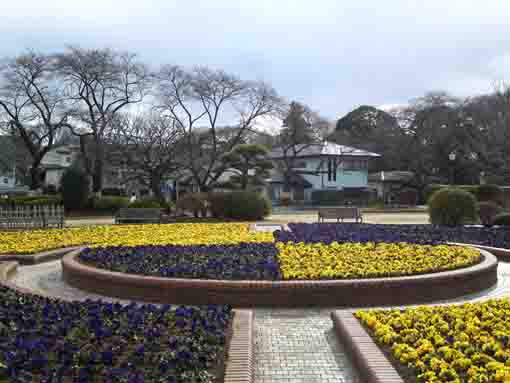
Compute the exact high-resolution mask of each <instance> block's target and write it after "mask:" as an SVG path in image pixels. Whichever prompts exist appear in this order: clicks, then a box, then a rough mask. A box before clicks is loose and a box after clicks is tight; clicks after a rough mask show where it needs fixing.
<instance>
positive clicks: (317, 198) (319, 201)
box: [312, 189, 370, 206]
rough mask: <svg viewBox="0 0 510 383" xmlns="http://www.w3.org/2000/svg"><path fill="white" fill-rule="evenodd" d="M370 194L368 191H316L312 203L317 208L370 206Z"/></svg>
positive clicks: (313, 193)
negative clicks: (349, 205)
mask: <svg viewBox="0 0 510 383" xmlns="http://www.w3.org/2000/svg"><path fill="white" fill-rule="evenodd" d="M369 202H370V192H369V191H367V190H360V189H354V190H348V189H346V190H314V191H313V192H312V203H313V205H316V206H335V205H344V204H345V203H349V204H351V205H368V203H369Z"/></svg>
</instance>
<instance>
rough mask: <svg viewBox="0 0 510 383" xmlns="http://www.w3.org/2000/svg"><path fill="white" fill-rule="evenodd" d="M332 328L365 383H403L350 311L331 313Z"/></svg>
mask: <svg viewBox="0 0 510 383" xmlns="http://www.w3.org/2000/svg"><path fill="white" fill-rule="evenodd" d="M331 319H332V320H333V327H334V329H335V332H336V334H337V336H338V338H339V340H340V341H341V342H342V343H343V344H344V345H345V347H346V348H347V350H348V351H349V354H350V356H351V359H352V362H353V363H354V365H355V366H356V368H357V370H358V372H359V374H360V375H361V376H362V378H363V379H364V381H366V382H367V383H404V380H403V379H402V378H401V377H400V375H399V373H398V372H397V370H396V369H395V368H394V367H393V365H392V364H391V363H390V361H389V360H388V359H387V358H386V356H385V355H384V353H383V352H382V351H381V349H380V348H379V346H377V344H376V343H375V342H374V341H373V340H372V338H371V337H370V335H369V334H368V333H367V332H366V330H365V329H364V328H363V326H362V325H361V323H360V322H359V321H358V319H356V318H355V317H354V315H353V311H351V310H340V311H334V312H332V313H331Z"/></svg>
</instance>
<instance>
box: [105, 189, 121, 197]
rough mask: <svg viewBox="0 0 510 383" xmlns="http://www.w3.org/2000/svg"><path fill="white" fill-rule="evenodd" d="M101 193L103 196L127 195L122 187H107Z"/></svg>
mask: <svg viewBox="0 0 510 383" xmlns="http://www.w3.org/2000/svg"><path fill="white" fill-rule="evenodd" d="M101 194H102V195H103V196H114V197H126V191H125V190H124V189H120V188H105V189H103V191H102V192H101Z"/></svg>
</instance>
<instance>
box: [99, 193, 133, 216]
mask: <svg viewBox="0 0 510 383" xmlns="http://www.w3.org/2000/svg"><path fill="white" fill-rule="evenodd" d="M128 205H129V198H127V197H114V196H101V197H96V198H94V199H93V200H92V208H93V209H94V210H99V211H103V212H110V213H114V212H116V211H117V210H119V209H120V208H123V207H128Z"/></svg>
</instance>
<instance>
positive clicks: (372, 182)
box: [368, 170, 417, 205]
mask: <svg viewBox="0 0 510 383" xmlns="http://www.w3.org/2000/svg"><path fill="white" fill-rule="evenodd" d="M413 178H414V173H413V172H409V171H401V170H393V171H381V172H376V173H370V174H369V175H368V187H369V188H371V189H373V190H375V191H376V195H377V199H378V200H380V201H382V202H384V203H385V204H390V205H391V204H399V205H416V203H417V195H416V192H414V193H409V191H410V189H411V188H410V187H409V184H410V182H411V181H412V180H413ZM406 191H407V193H406ZM411 194H412V195H411ZM413 195H414V197H413Z"/></svg>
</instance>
